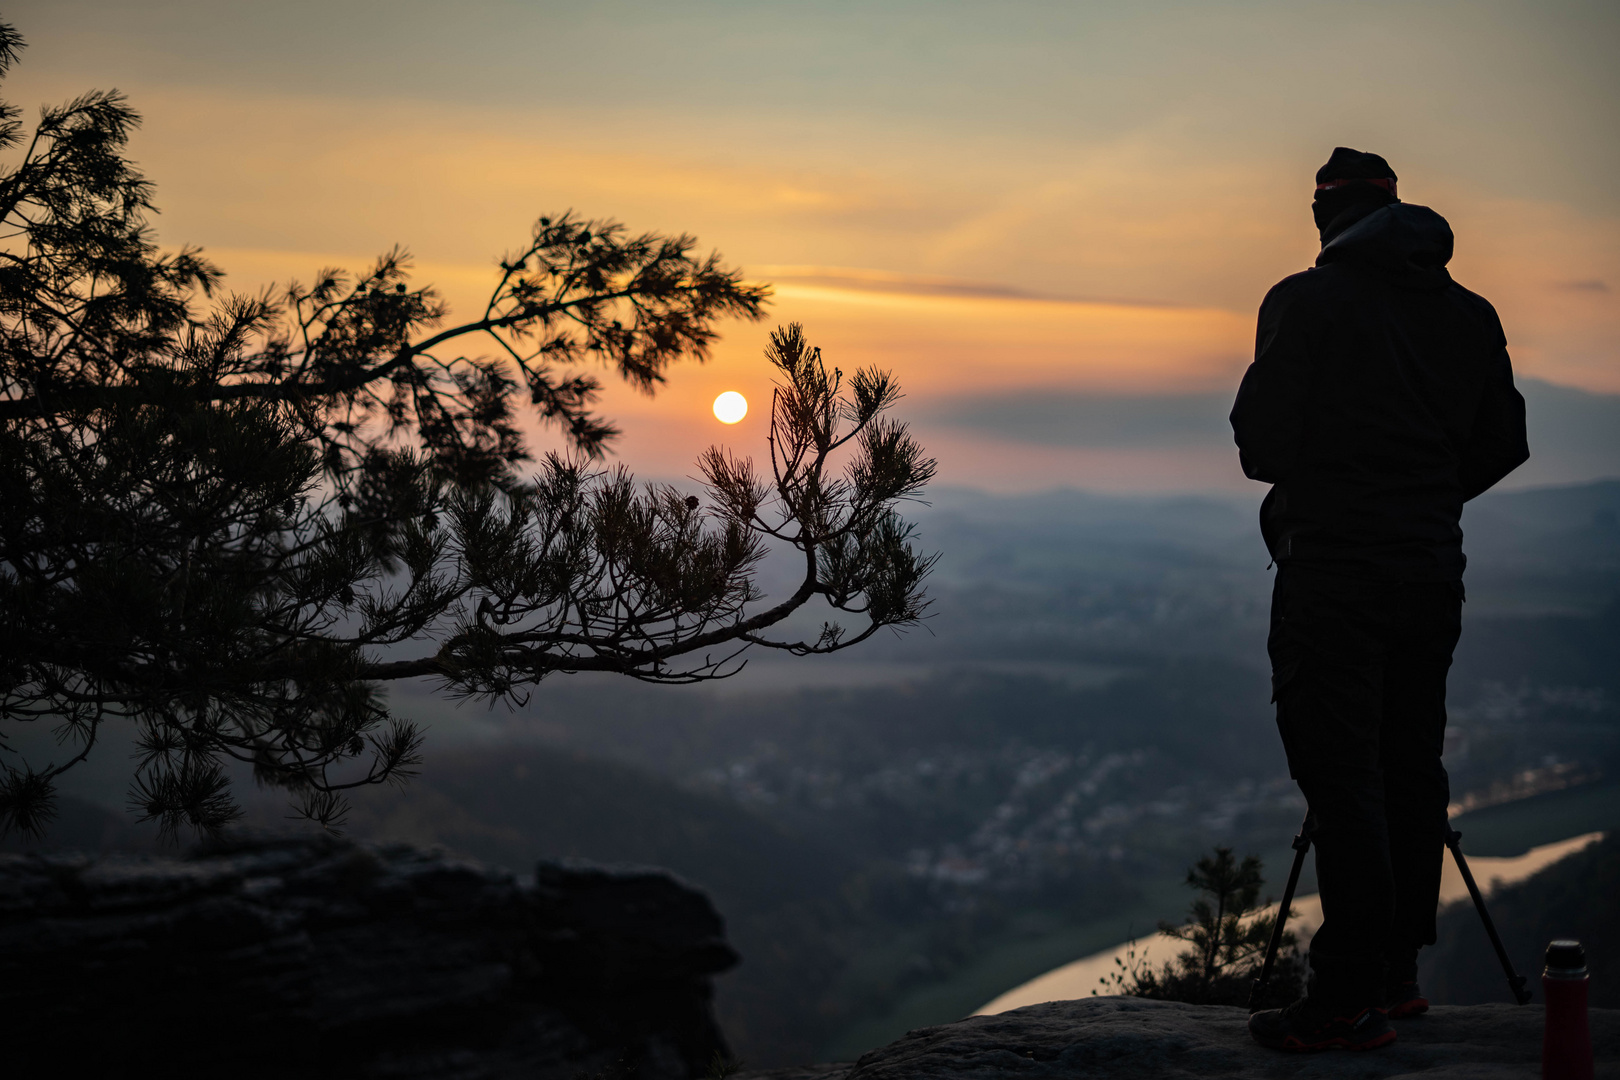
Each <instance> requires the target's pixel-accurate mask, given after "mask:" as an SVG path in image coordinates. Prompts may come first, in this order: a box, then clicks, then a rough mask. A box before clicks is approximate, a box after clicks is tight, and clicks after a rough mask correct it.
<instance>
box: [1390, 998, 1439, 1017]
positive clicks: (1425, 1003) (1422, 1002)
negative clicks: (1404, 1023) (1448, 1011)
mask: <svg viewBox="0 0 1620 1080" xmlns="http://www.w3.org/2000/svg"><path fill="white" fill-rule="evenodd" d="M1428 1011H1429V999H1428V998H1413V999H1412V1000H1411V1001H1403V1002H1401V1003H1400V1004H1399V1005H1397V1006H1395V1007H1394V1008H1393V1009H1390V1010H1389V1013H1388V1015H1389V1018H1390V1019H1391V1020H1405V1019H1406V1018H1407V1017H1408V1016H1417V1015H1418V1014H1419V1013H1426V1012H1428Z"/></svg>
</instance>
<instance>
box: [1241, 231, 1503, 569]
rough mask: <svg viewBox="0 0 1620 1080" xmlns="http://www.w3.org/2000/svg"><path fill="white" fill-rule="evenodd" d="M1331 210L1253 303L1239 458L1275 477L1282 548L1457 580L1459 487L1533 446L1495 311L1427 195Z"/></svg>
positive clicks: (1286, 552)
mask: <svg viewBox="0 0 1620 1080" xmlns="http://www.w3.org/2000/svg"><path fill="white" fill-rule="evenodd" d="M1350 216H1352V217H1354V215H1350ZM1335 226H1336V227H1337V228H1338V231H1337V232H1336V234H1333V235H1330V236H1328V237H1327V238H1326V242H1325V243H1324V244H1323V247H1322V253H1321V255H1320V256H1319V257H1318V258H1317V260H1316V266H1315V268H1314V269H1311V270H1306V271H1305V272H1304V273H1300V274H1295V275H1293V276H1292V277H1289V278H1285V279H1284V280H1283V281H1281V282H1279V283H1278V284H1277V285H1276V286H1275V287H1274V288H1273V289H1272V290H1271V292H1270V293H1268V294H1267V296H1266V298H1265V302H1264V303H1262V304H1261V306H1260V322H1259V330H1258V334H1257V336H1256V341H1255V359H1254V363H1253V364H1251V365H1250V366H1249V370H1248V372H1247V373H1246V374H1245V375H1244V377H1243V384H1242V386H1241V387H1240V388H1239V390H1238V396H1237V403H1236V405H1235V406H1234V407H1233V409H1232V417H1231V419H1232V429H1233V432H1234V434H1235V436H1236V439H1237V444H1238V449H1239V457H1240V460H1241V462H1242V466H1243V471H1244V473H1245V474H1246V475H1247V476H1248V477H1249V478H1251V479H1253V480H1260V481H1264V482H1267V483H1270V484H1272V485H1273V487H1272V489H1271V493H1270V494H1269V495H1267V497H1266V500H1265V503H1264V505H1263V506H1262V509H1261V531H1262V533H1263V534H1264V536H1265V539H1266V544H1267V546H1268V547H1269V548H1270V549H1271V554H1272V556H1273V558H1275V559H1276V560H1277V561H1278V562H1279V563H1290V564H1302V565H1309V566H1313V567H1315V568H1317V569H1320V570H1323V571H1327V572H1330V573H1337V574H1346V575H1352V576H1357V577H1372V578H1378V579H1383V580H1390V581H1455V580H1458V579H1460V578H1461V577H1462V572H1463V565H1464V558H1463V552H1462V528H1461V526H1460V524H1459V522H1460V519H1461V517H1462V507H1463V503H1464V502H1466V501H1467V500H1469V499H1471V498H1473V497H1474V496H1476V495H1478V494H1480V493H1481V492H1483V491H1485V490H1486V489H1487V488H1489V487H1491V485H1493V484H1495V483H1496V482H1497V481H1498V480H1500V479H1502V478H1503V477H1504V476H1506V475H1507V474H1508V473H1510V472H1512V471H1513V470H1514V469H1515V468H1517V467H1518V466H1519V465H1520V464H1522V463H1523V462H1524V461H1525V460H1526V459H1527V458H1528V457H1529V456H1530V451H1529V448H1528V445H1527V443H1526V438H1525V425H1524V399H1523V398H1522V397H1520V396H1519V392H1518V391H1517V390H1516V389H1514V387H1513V372H1512V368H1511V367H1510V365H1509V361H1508V354H1507V339H1506V337H1505V336H1504V335H1503V333H1502V324H1501V322H1500V321H1499V320H1498V319H1497V316H1496V311H1495V309H1493V308H1492V307H1491V305H1490V304H1489V303H1487V302H1486V301H1485V299H1484V298H1483V297H1480V296H1476V295H1474V294H1473V293H1471V292H1469V291H1468V290H1467V289H1465V288H1463V287H1462V286H1461V285H1458V284H1457V283H1456V282H1454V281H1453V280H1452V279H1451V275H1450V274H1449V273H1448V272H1447V271H1446V268H1445V266H1446V263H1447V262H1448V261H1450V259H1451V251H1452V234H1451V227H1450V226H1449V225H1447V224H1446V220H1445V219H1444V218H1442V217H1441V216H1440V215H1439V214H1437V213H1435V212H1434V211H1433V210H1430V209H1429V208H1428V207H1425V206H1414V205H1411V204H1408V203H1391V204H1389V205H1384V206H1377V207H1369V208H1368V212H1367V213H1365V215H1364V216H1361V217H1360V218H1359V220H1354V221H1353V222H1352V223H1350V224H1349V225H1348V227H1345V226H1344V225H1343V223H1342V222H1335Z"/></svg>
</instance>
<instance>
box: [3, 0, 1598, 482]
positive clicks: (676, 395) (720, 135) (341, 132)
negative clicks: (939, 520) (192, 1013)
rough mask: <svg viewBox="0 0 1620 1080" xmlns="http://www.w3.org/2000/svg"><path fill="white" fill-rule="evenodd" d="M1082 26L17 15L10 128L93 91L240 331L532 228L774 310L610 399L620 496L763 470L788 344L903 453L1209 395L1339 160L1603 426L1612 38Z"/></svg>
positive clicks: (985, 451) (1308, 242) (1212, 463)
mask: <svg viewBox="0 0 1620 1080" xmlns="http://www.w3.org/2000/svg"><path fill="white" fill-rule="evenodd" d="M1082 7H1084V8H1085V11H1083V12H1079V13H1076V12H1068V11H1065V10H1062V9H1059V8H1056V7H1051V6H1047V5H1043V4H1034V3H1031V4H1023V5H1013V6H1012V7H1011V8H1009V9H1008V11H1009V12H1011V14H1010V16H1009V17H1008V18H1006V19H1004V20H1001V22H999V23H997V24H995V25H993V26H992V25H989V24H987V23H986V22H985V21H984V20H983V19H982V18H981V17H980V14H979V13H977V12H976V9H975V8H974V7H973V6H958V5H954V4H945V3H941V4H937V5H917V4H909V3H895V4H892V5H877V6H876V7H874V8H872V9H870V10H865V11H863V10H861V9H859V8H857V7H853V6H850V5H844V4H833V3H826V4H814V3H812V4H800V5H795V6H785V5H775V4H763V5H759V7H758V8H757V9H755V8H751V9H749V10H748V11H747V12H746V13H744V12H742V11H741V10H740V9H737V8H735V7H734V6H731V7H728V6H727V5H722V4H694V5H692V6H691V7H690V8H681V9H678V10H677V9H670V8H663V7H654V6H652V5H648V4H635V3H617V4H605V5H599V6H593V7H591V8H590V9H589V11H588V12H587V11H585V9H580V8H577V7H569V6H565V5H551V4H545V3H540V4H535V5H532V6H526V7H523V8H521V9H520V8H517V7H514V6H511V5H503V4H497V3H475V4H470V5H467V6H466V12H465V15H464V17H463V15H461V14H458V18H457V20H456V25H455V26H446V25H444V19H443V17H442V13H443V11H444V9H443V8H442V7H435V6H434V5H431V4H422V3H415V2H402V3H397V4H390V5H380V4H377V3H372V2H370V0H352V2H347V3H340V4H336V5H333V6H331V7H329V8H328V7H323V6H320V5H309V4H303V3H289V4H285V5H278V6H277V11H278V18H277V19H275V20H271V19H270V18H269V16H268V15H267V14H265V12H264V11H263V10H262V5H261V6H254V5H247V4H237V3H219V4H200V3H190V2H178V0H176V2H170V3H151V4H145V5H115V4H110V3H102V2H96V0H60V2H55V3H51V4H45V3H40V2H38V0H25V2H24V3H22V4H21V5H14V6H13V9H12V10H10V11H8V18H10V19H12V20H13V21H15V22H16V24H17V25H18V27H19V28H20V29H21V30H22V32H23V33H24V35H25V37H27V38H28V40H29V42H30V49H29V51H28V52H27V53H25V55H24V58H23V63H22V64H21V65H20V66H19V68H18V69H17V70H16V71H15V72H14V73H13V75H12V76H11V77H10V79H9V80H8V84H7V87H6V93H7V97H8V98H11V99H13V100H18V101H20V102H22V103H24V104H25V105H31V104H33V103H35V102H43V101H52V100H62V99H65V98H67V97H69V96H71V95H72V94H75V93H77V92H80V91H82V90H84V89H87V88H90V87H107V86H118V87H120V88H122V89H124V90H125V91H127V92H128V93H129V94H130V95H131V97H132V99H133V101H134V103H135V104H136V106H137V107H138V108H139V109H140V110H141V111H142V112H143V114H144V115H145V117H146V122H145V125H144V128H143V130H142V132H141V133H140V134H139V135H138V136H137V138H136V141H135V144H134V150H135V154H136V156H137V158H138V159H139V160H140V161H141V162H142V164H143V166H144V167H145V168H146V170H147V172H148V174H149V176H150V177H151V178H152V179H153V180H154V181H155V183H156V185H157V202H158V204H159V206H160V207H161V208H162V209H163V211H164V212H163V216H162V218H161V219H160V222H159V225H160V235H161V237H162V239H163V240H164V241H165V242H167V243H176V244H177V243H180V242H192V243H197V244H201V245H203V246H204V247H205V248H206V249H208V251H209V253H210V254H211V255H212V256H213V257H214V258H215V259H216V260H217V261H218V262H220V263H221V264H222V265H223V266H224V267H225V268H226V269H227V271H228V272H229V274H230V278H229V284H230V285H231V286H232V287H234V288H238V289H243V290H250V289H255V288H258V287H260V286H262V285H263V284H264V283H267V282H270V281H286V280H288V279H291V278H299V279H303V280H308V279H309V278H310V277H311V276H312V275H313V274H314V273H315V271H316V270H317V269H318V268H320V267H323V266H328V265H340V266H348V267H351V268H360V267H362V266H364V265H365V263H366V262H367V261H368V260H369V259H370V258H372V257H374V256H375V255H376V254H377V253H379V252H381V251H383V250H385V249H387V248H388V247H390V246H391V245H393V244H395V243H400V244H404V245H405V246H407V247H408V248H410V249H411V251H412V252H413V253H414V255H415V257H416V275H417V278H418V279H419V280H422V281H429V282H432V283H434V284H435V285H436V286H437V287H438V288H439V289H440V290H441V291H442V292H443V293H444V295H445V296H446V297H447V299H449V300H450V302H451V303H452V304H453V306H454V308H455V310H456V311H459V312H462V313H468V312H471V311H473V310H474V308H475V307H476V306H477V305H478V304H479V302H480V300H481V298H482V296H483V294H484V292H485V290H487V288H488V287H489V285H490V284H491V283H492V282H493V280H494V270H493V268H494V263H495V261H496V259H497V258H498V257H499V256H500V255H501V254H502V252H503V251H506V250H510V249H512V248H515V247H516V246H518V245H519V244H520V243H521V242H522V241H523V239H524V237H525V235H526V233H527V230H528V227H529V224H530V223H531V222H532V221H533V219H534V218H536V217H538V216H539V215H540V214H542V213H557V212H560V211H561V210H563V209H566V208H570V207H572V208H574V209H575V210H576V211H578V212H580V213H581V214H583V215H586V216H592V217H614V218H617V219H619V220H621V221H624V222H625V223H626V224H627V225H628V226H629V227H630V228H631V229H634V230H641V229H654V230H659V231H665V232H690V233H693V234H695V235H696V236H697V237H698V238H699V241H700V244H701V246H702V247H704V248H705V249H707V248H710V247H713V248H717V249H719V250H720V251H721V252H722V253H723V254H724V255H725V256H726V257H727V258H728V260H730V261H731V262H732V263H733V264H735V265H739V266H741V267H742V268H743V269H744V271H745V273H747V274H748V276H749V277H750V278H752V279H755V280H765V281H770V282H772V283H773V284H774V285H775V300H774V302H773V304H772V306H771V308H770V310H769V315H768V321H767V323H766V324H758V325H730V326H727V327H726V328H725V336H724V338H723V340H722V341H721V343H720V344H719V346H718V347H717V348H716V350H715V355H714V357H713V359H712V360H711V361H710V363H708V364H707V365H704V366H701V367H699V366H695V365H683V366H682V367H680V368H677V369H675V370H674V371H672V372H671V375H670V379H669V382H668V385H667V386H666V387H665V388H664V389H663V390H662V391H661V392H660V393H659V394H658V395H657V396H656V397H655V398H652V399H649V398H646V397H644V396H641V395H639V394H636V393H634V392H632V391H630V390H628V389H627V388H625V387H622V386H618V385H613V386H610V388H609V390H608V393H607V394H606V397H605V400H604V411H605V412H606V413H607V414H608V415H609V416H611V417H612V418H614V419H615V420H617V421H619V422H620V423H621V424H622V425H623V426H624V427H625V429H626V436H625V438H624V439H623V440H622V442H621V443H620V445H619V447H618V454H619V457H620V458H621V459H622V460H624V461H626V462H627V463H628V464H630V465H631V466H632V467H633V468H635V469H637V470H638V471H640V472H643V473H646V474H649V475H655V476H660V477H669V478H678V477H682V476H685V475H687V474H688V473H689V472H690V471H691V469H690V462H691V461H692V460H693V459H694V458H695V456H696V454H697V452H698V451H699V450H700V449H701V448H702V447H703V446H704V445H706V444H707V443H708V442H710V441H723V442H724V443H726V444H727V445H730V446H732V447H733V448H734V449H736V450H738V451H739V452H743V453H755V454H757V453H759V452H761V451H762V449H763V434H764V425H765V423H766V420H767V414H768V402H769V397H770V393H769V385H770V373H769V371H768V370H767V369H766V366H765V364H764V363H763V361H762V360H761V359H760V351H761V347H762V345H763V343H764V340H765V335H766V334H767V332H768V330H769V328H770V325H774V324H776V323H784V322H788V321H800V322H802V323H804V324H805V327H806V330H807V332H808V333H809V335H810V337H811V339H812V340H813V341H814V342H816V343H818V344H820V345H821V347H822V348H823V350H824V353H825V355H826V356H827V358H828V360H829V361H830V362H831V363H834V364H836V365H838V366H840V367H843V368H844V369H846V370H850V369H853V368H854V367H856V366H860V365H867V364H875V365H879V366H882V367H886V368H890V369H892V370H893V371H894V372H895V373H896V375H897V376H898V378H899V380H900V382H901V384H902V386H903V388H904V389H905V391H906V393H907V395H908V396H907V398H906V400H905V401H904V402H902V405H901V409H900V411H901V414H902V415H905V413H906V411H907V410H908V409H909V410H914V411H916V412H917V413H918V415H920V416H928V415H932V414H931V413H930V412H929V408H930V403H937V402H939V401H943V400H947V399H950V400H959V399H962V398H963V397H964V396H969V397H970V396H972V395H978V394H993V393H1006V392H1010V391H1025V392H1034V393H1039V392H1042V391H1051V392H1054V393H1057V392H1062V393H1079V394H1096V395H1101V396H1108V395H1120V394H1125V395H1153V394H1170V395H1177V394H1193V393H1215V392H1220V391H1230V390H1231V389H1233V388H1235V385H1236V382H1237V379H1238V378H1239V377H1240V376H1241V374H1242V371H1243V368H1244V365H1245V364H1246V363H1247V360H1248V353H1249V350H1250V349H1251V348H1252V334H1253V313H1254V310H1255V308H1256V306H1257V305H1258V303H1259V301H1260V298H1261V297H1262V296H1263V295H1264V293H1265V290H1266V289H1267V288H1268V287H1269V286H1270V285H1271V284H1272V283H1273V282H1275V281H1276V280H1277V279H1279V278H1281V277H1283V276H1284V275H1286V274H1289V273H1292V272H1295V271H1297V270H1300V269H1303V268H1305V267H1306V266H1308V265H1309V264H1310V261H1311V259H1312V258H1313V256H1314V252H1315V247H1316V242H1315V234H1314V230H1313V229H1312V227H1311V222H1310V216H1309V207H1308V204H1309V200H1310V187H1311V174H1312V173H1313V172H1314V170H1315V168H1316V166H1317V165H1318V164H1319V163H1320V161H1321V160H1323V159H1324V158H1325V157H1326V155H1327V153H1328V152H1329V151H1330V150H1331V148H1332V147H1333V146H1334V145H1335V144H1336V143H1346V144H1349V145H1356V146H1359V147H1362V148H1364V149H1371V150H1376V151H1378V152H1381V153H1383V154H1385V155H1386V156H1387V157H1388V158H1389V159H1390V160H1391V161H1392V163H1393V164H1394V165H1395V167H1396V169H1397V170H1398V171H1399V172H1400V174H1401V194H1402V196H1403V197H1404V198H1406V199H1408V200H1409V201H1415V202H1420V203H1424V204H1427V205H1432V206H1434V207H1436V208H1437V209H1439V210H1440V211H1441V212H1442V213H1444V214H1445V215H1446V216H1447V217H1448V218H1449V219H1450V220H1451V222H1452V225H1453V228H1454V229H1455V231H1456V233H1457V235H1458V244H1457V256H1456V258H1455V260H1454V262H1453V267H1452V268H1453V272H1454V274H1455V276H1456V277H1457V278H1458V280H1460V281H1462V282H1463V283H1464V284H1466V285H1468V286H1469V287H1471V288H1473V289H1475V290H1476V291H1479V292H1481V293H1483V294H1484V295H1485V296H1487V297H1488V298H1489V299H1491V300H1492V301H1493V302H1494V303H1495V304H1496V306H1497V307H1498V310H1499V311H1500V312H1501V314H1502V317H1503V321H1504V324H1505V325H1506V326H1507V329H1508V334H1509V339H1510V347H1511V349H1512V352H1513V355H1514V358H1515V363H1516V368H1517V370H1518V371H1519V372H1521V373H1522V374H1524V375H1528V376H1533V377H1537V378H1541V379H1544V380H1548V381H1551V382H1555V383H1560V384H1564V385H1567V386H1571V387H1578V388H1581V389H1584V390H1587V391H1591V392H1600V393H1608V394H1620V306H1617V305H1616V303H1615V290H1616V289H1620V215H1617V214H1616V212H1615V209H1614V207H1613V205H1612V202H1611V201H1610V199H1609V198H1608V197H1607V194H1606V193H1607V190H1608V185H1607V181H1606V180H1604V182H1602V183H1599V182H1598V179H1597V177H1598V176H1599V175H1601V174H1604V173H1605V171H1606V175H1607V176H1611V177H1612V175H1614V174H1615V172H1616V170H1620V147H1617V142H1620V139H1617V132H1620V123H1615V122H1614V121H1615V119H1616V118H1615V116H1614V113H1615V111H1616V102H1615V97H1616V85H1617V82H1616V76H1615V74H1614V70H1613V68H1614V66H1613V65H1612V64H1611V63H1609V61H1608V60H1606V59H1604V58H1605V57H1608V58H1609V59H1612V55H1613V53H1612V51H1610V48H1611V46H1613V45H1614V44H1616V43H1617V42H1620V39H1617V35H1616V24H1617V18H1616V16H1615V14H1614V12H1613V11H1611V10H1609V9H1606V8H1604V7H1602V6H1601V5H1599V6H1592V5H1582V4H1568V5H1554V6H1552V7H1550V8H1549V7H1546V6H1545V5H1538V6H1532V5H1527V4H1511V3H1498V4H1486V5H1474V6H1471V7H1469V8H1468V10H1469V11H1470V12H1472V13H1475V14H1476V15H1477V16H1478V17H1477V18H1474V19H1472V20H1460V19H1459V18H1457V15H1458V13H1459V12H1460V11H1461V10H1463V9H1462V8H1460V7H1459V6H1458V5H1456V4H1445V3H1433V4H1421V3H1420V4H1406V5H1384V4H1368V5H1358V6H1357V14H1354V15H1351V14H1347V13H1346V11H1345V10H1344V8H1343V6H1342V5H1341V6H1338V7H1334V8H1328V7H1321V8H1312V9H1311V11H1312V12H1314V14H1310V13H1306V14H1301V12H1300V11H1299V10H1297V8H1298V7H1299V6H1297V5H1296V6H1292V7H1290V6H1284V5H1279V4H1270V3H1259V2H1255V3H1237V4H1216V5H1201V6H1200V5H1180V4H1168V3H1161V4H1140V5H1126V4H1116V5H1108V4H1099V5H1092V6H1082ZM459 10H460V9H459V8H458V11H459ZM385 16H386V18H385ZM1260 29H1263V30H1264V34H1263V35H1261V37H1262V38H1263V39H1264V40H1257V39H1256V33H1257V32H1258V30H1260ZM1392 29H1393V30H1399V31H1400V34H1399V35H1395V36H1392V35H1391V33H1390V31H1391V30H1392ZM536 50H537V51H536ZM520 57H521V58H522V62H521V63H519V62H518V60H519V58H520ZM610 58H611V59H610ZM396 60H397V62H395V61H396ZM593 65H594V66H593ZM724 390H736V391H739V392H741V393H743V394H744V395H745V396H746V397H747V398H748V400H749V402H750V410H749V413H748V416H747V417H746V418H745V419H744V420H743V421H742V422H741V423H738V424H736V425H734V426H723V425H721V424H720V423H719V422H718V421H717V420H716V419H715V418H714V416H713V413H712V412H711V410H710V405H711V403H712V402H713V400H714V398H715V396H716V395H717V394H718V393H720V392H721V391H724ZM936 411H937V410H936ZM919 433H920V434H922V435H923V436H924V437H925V441H926V443H927V445H928V446H929V448H930V450H931V451H932V452H935V453H937V455H938V456H939V458H940V461H941V474H940V476H941V480H942V482H946V483H960V484H972V485H977V486H989V487H1004V488H1018V489H1029V488H1040V487H1049V486H1054V485H1060V484H1062V485H1072V486H1079V487H1096V488H1106V489H1116V490H1117V489H1124V490H1133V489H1148V490H1168V489H1181V490H1185V489H1201V488H1211V487H1213V488H1226V489H1241V488H1243V487H1244V485H1245V481H1243V479H1242V477H1241V475H1239V474H1238V473H1237V467H1236V461H1235V453H1234V454H1231V455H1228V456H1226V457H1225V458H1220V456H1219V455H1215V456H1213V457H1212V456H1211V455H1210V454H1208V453H1198V452H1193V451H1189V450H1186V449H1176V448H1174V447H1152V446H1137V447H1119V448H1110V447H1077V446H1041V447H1034V446H1029V445H1025V444H1021V443H1018V442H1016V441H1008V440H1006V439H1004V438H1001V439H998V438H995V437H991V436H988V435H986V434H984V433H982V432H980V433H977V434H976V433H973V432H969V431H965V430H962V429H959V428H952V427H951V426H949V425H944V424H941V423H938V422H937V421H923V422H921V423H920V424H919ZM552 441H554V440H552V439H551V437H550V436H549V435H545V434H541V435H540V436H539V437H538V439H537V442H538V443H539V444H541V445H542V446H543V445H545V444H547V443H549V442H552Z"/></svg>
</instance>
